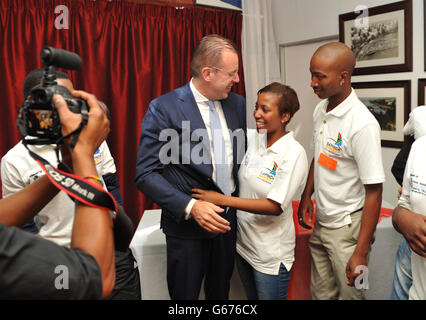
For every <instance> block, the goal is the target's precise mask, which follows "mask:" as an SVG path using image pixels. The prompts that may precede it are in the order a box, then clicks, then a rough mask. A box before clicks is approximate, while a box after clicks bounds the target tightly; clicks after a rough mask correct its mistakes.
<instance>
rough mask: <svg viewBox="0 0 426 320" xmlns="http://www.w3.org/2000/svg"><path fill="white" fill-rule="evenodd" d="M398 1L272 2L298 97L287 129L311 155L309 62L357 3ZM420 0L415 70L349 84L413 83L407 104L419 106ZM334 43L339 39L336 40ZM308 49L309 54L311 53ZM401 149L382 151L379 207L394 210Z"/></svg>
mask: <svg viewBox="0 0 426 320" xmlns="http://www.w3.org/2000/svg"><path fill="white" fill-rule="evenodd" d="M396 1H397V0H362V1H361V2H360V1H359V0H272V13H273V26H274V33H275V37H276V39H277V43H278V45H284V46H285V51H284V52H285V64H284V69H285V75H284V78H285V80H286V82H287V84H289V85H290V86H293V87H294V89H295V90H296V91H297V93H298V95H299V100H300V102H301V110H300V111H299V112H298V113H297V114H296V116H295V118H294V119H293V120H292V123H291V126H290V128H291V129H293V130H295V131H296V133H297V134H296V138H297V139H298V140H299V141H300V142H301V143H302V144H303V146H304V147H305V149H306V150H307V152H308V156H312V153H310V152H309V138H308V137H309V134H310V132H311V131H312V111H313V108H314V107H315V103H316V102H317V101H318V98H317V97H316V96H315V95H314V93H313V92H312V90H311V89H310V88H309V84H310V74H309V60H310V57H309V56H311V55H312V53H313V52H314V51H315V49H316V48H317V47H318V46H319V45H320V44H321V40H323V39H324V38H330V37H333V36H335V37H337V36H338V34H339V22H338V16H339V14H342V13H346V12H351V11H355V8H356V7H357V6H358V5H360V4H363V5H366V6H367V7H375V6H378V5H383V4H387V3H392V2H396ZM423 21H424V19H423V0H413V71H412V72H404V73H388V74H376V75H365V76H354V77H353V78H352V81H353V82H365V81H389V80H411V106H410V109H413V108H415V107H416V106H417V80H418V79H419V78H426V72H425V71H424V55H423V51H424V50H423V48H424V31H423ZM336 39H337V38H336ZM309 51H311V52H309ZM398 151H399V149H396V148H382V152H383V165H384V169H385V173H386V182H385V184H384V189H383V200H384V203H383V206H385V207H394V206H395V205H396V202H397V198H396V194H397V190H398V187H399V186H398V184H397V183H396V181H395V179H394V177H393V176H392V173H391V171H390V169H391V167H392V163H393V160H394V159H395V156H396V154H397V153H398Z"/></svg>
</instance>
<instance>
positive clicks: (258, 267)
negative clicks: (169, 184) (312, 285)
mask: <svg viewBox="0 0 426 320" xmlns="http://www.w3.org/2000/svg"><path fill="white" fill-rule="evenodd" d="M297 110H299V101H298V98H297V94H296V92H295V91H294V90H293V89H292V88H290V87H289V86H286V85H283V84H280V83H277V82H274V83H271V84H269V85H268V86H266V87H264V88H262V89H260V90H259V91H258V93H257V102H256V106H255V108H254V112H253V115H254V118H255V120H256V129H257V130H249V132H248V148H247V152H246V154H245V156H244V159H243V161H242V164H241V166H240V169H239V172H238V179H239V185H240V190H239V194H240V197H232V196H225V195H223V194H221V193H218V192H215V191H207V190H200V189H193V193H194V194H193V195H192V196H193V197H194V198H196V199H200V200H204V201H209V202H212V203H214V204H216V205H220V206H224V207H234V208H236V209H238V210H237V217H238V219H237V221H238V229H237V268H238V271H239V274H240V278H241V280H242V282H243V285H244V288H245V291H246V294H247V298H248V299H250V300H252V299H253V300H257V299H260V300H285V299H287V293H288V285H289V282H290V270H291V267H292V265H293V262H294V247H295V229H294V223H293V209H292V200H293V199H295V198H296V197H297V196H299V195H300V192H301V191H302V188H303V186H304V183H305V181H306V177H307V173H308V162H307V158H306V153H305V150H304V149H303V147H302V146H301V145H300V144H299V143H298V142H297V141H296V140H295V139H294V136H293V132H291V131H287V130H286V126H287V124H288V123H289V121H290V119H291V118H292V117H293V115H294V114H295V113H296V111H297ZM256 131H257V132H256Z"/></svg>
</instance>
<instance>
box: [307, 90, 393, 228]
mask: <svg viewBox="0 0 426 320" xmlns="http://www.w3.org/2000/svg"><path fill="white" fill-rule="evenodd" d="M327 106H328V99H326V100H323V101H321V102H320V103H319V104H318V105H317V106H316V108H315V111H314V132H313V145H314V163H315V167H314V186H315V199H316V209H317V211H316V219H317V221H318V222H319V224H320V225H321V226H325V227H328V228H340V227H342V226H345V225H347V224H350V223H351V217H350V214H351V213H353V212H355V211H358V210H360V209H361V208H363V206H364V200H365V199H364V198H365V189H364V184H376V183H383V182H384V181H385V174H384V171H383V164H382V151H381V145H380V126H379V123H378V122H377V120H376V119H375V118H374V116H373V114H372V113H371V112H370V111H369V110H368V109H367V107H366V106H365V105H364V104H363V103H362V102H361V101H360V100H359V99H358V97H357V95H356V93H355V91H354V90H353V89H352V92H351V94H350V95H349V96H348V97H347V98H346V99H345V100H344V101H343V102H342V103H340V104H339V105H338V106H337V107H335V108H334V109H333V110H331V111H330V112H326V109H327ZM320 163H321V164H320Z"/></svg>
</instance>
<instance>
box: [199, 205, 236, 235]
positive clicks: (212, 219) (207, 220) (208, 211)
mask: <svg viewBox="0 0 426 320" xmlns="http://www.w3.org/2000/svg"><path fill="white" fill-rule="evenodd" d="M223 211H224V210H223V209H222V208H220V207H218V206H216V205H214V204H213V203H210V202H206V201H201V200H197V201H196V202H195V203H194V206H193V207H192V210H191V216H192V217H193V218H194V219H195V221H197V223H198V224H199V225H200V226H201V227H202V228H203V229H205V230H207V231H209V232H212V233H225V232H228V231H229V230H231V227H230V226H229V221H227V220H225V219H224V218H222V217H221V216H220V215H219V214H218V213H221V212H223Z"/></svg>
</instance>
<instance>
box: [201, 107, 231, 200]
mask: <svg viewBox="0 0 426 320" xmlns="http://www.w3.org/2000/svg"><path fill="white" fill-rule="evenodd" d="M207 105H208V106H209V109H210V130H211V135H212V142H213V143H212V144H213V154H214V159H215V168H216V184H217V185H218V186H219V188H220V189H221V190H222V191H223V193H224V194H225V195H231V192H230V185H229V179H230V174H229V166H228V164H227V157H226V149H225V139H224V138H223V131H222V125H221V124H220V119H219V114H218V113H217V111H216V108H215V106H214V103H213V101H210V100H209V101H207Z"/></svg>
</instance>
